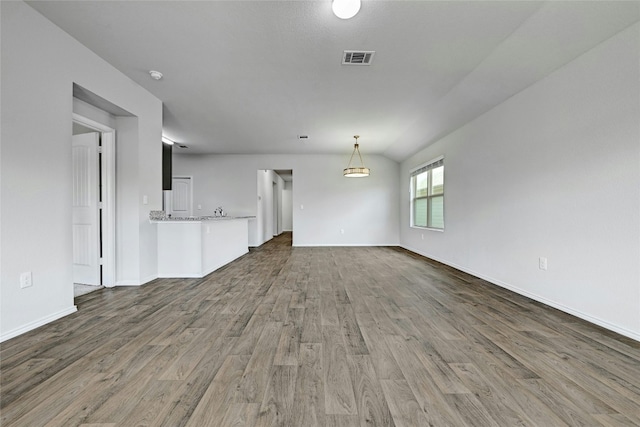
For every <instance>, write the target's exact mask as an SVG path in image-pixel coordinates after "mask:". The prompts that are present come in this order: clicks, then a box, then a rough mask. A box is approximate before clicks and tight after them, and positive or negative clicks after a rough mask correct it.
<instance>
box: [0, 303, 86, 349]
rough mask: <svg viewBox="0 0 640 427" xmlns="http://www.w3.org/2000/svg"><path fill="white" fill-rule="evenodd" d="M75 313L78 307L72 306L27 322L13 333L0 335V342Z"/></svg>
mask: <svg viewBox="0 0 640 427" xmlns="http://www.w3.org/2000/svg"><path fill="white" fill-rule="evenodd" d="M76 311H78V307H76V306H75V305H74V306H71V307H69V308H67V309H65V310H62V311H59V312H57V313H53V314H50V315H49V316H45V317H42V318H40V319H38V320H35V321H33V322H29V323H27V324H26V325H23V326H21V327H19V328H17V329H14V330H13V331H9V332H6V333H4V334H2V335H0V342H4V341H6V340H9V339H11V338H14V337H17V336H18V335H22V334H24V333H26V332H29V331H32V330H34V329H36V328H39V327H40V326H44V325H46V324H47V323H51V322H53V321H54V320H58V319H60V318H62V317H64V316H68V315H69V314H72V313H75V312H76Z"/></svg>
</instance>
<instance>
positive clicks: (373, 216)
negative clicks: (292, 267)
mask: <svg viewBox="0 0 640 427" xmlns="http://www.w3.org/2000/svg"><path fill="white" fill-rule="evenodd" d="M349 155H350V153H348V152H345V154H344V155H207V156H192V155H179V154H174V156H173V173H174V174H175V175H180V174H185V175H193V177H194V183H193V185H194V189H193V198H194V206H197V205H198V204H201V205H202V211H201V213H198V215H200V214H202V215H207V214H211V213H212V212H213V209H215V208H216V207H217V206H219V205H222V206H223V207H225V210H226V211H227V212H228V213H229V215H234V216H243V215H256V214H257V206H258V204H257V194H258V188H257V187H258V185H257V180H256V171H258V170H260V169H262V170H264V169H292V170H293V176H294V177H295V185H294V186H293V195H292V204H293V228H294V229H293V244H294V245H295V246H321V245H397V244H398V243H399V238H398V223H399V203H400V198H399V195H398V192H397V189H398V187H399V185H400V183H399V180H398V177H399V165H398V163H396V162H394V161H393V160H389V159H387V158H385V157H382V156H377V155H367V153H363V156H364V161H365V164H366V165H367V166H368V167H369V168H371V176H370V177H368V178H362V179H353V178H344V177H343V176H342V170H343V169H344V167H345V166H346V164H347V163H348V162H349ZM301 205H302V206H304V209H300V206H301ZM341 229H344V231H345V232H344V234H341V233H340V230H341Z"/></svg>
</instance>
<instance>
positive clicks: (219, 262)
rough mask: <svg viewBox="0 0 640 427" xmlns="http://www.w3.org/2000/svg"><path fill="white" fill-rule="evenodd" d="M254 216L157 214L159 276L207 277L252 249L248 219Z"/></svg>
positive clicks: (153, 221)
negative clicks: (250, 246) (179, 215)
mask: <svg viewBox="0 0 640 427" xmlns="http://www.w3.org/2000/svg"><path fill="white" fill-rule="evenodd" d="M250 218H254V217H212V216H200V217H175V218H168V217H161V216H160V215H158V216H157V217H154V216H153V214H152V215H150V217H149V220H150V222H152V223H155V224H157V233H158V277H163V278H168V277H171V278H173V277H175V278H186V277H204V276H206V275H207V274H209V273H211V272H213V271H215V270H217V269H219V268H220V267H223V266H224V265H226V264H228V263H230V262H231V261H233V260H235V259H237V258H239V257H241V256H242V255H244V254H246V253H247V252H249V230H248V228H249V227H248V220H249V219H250Z"/></svg>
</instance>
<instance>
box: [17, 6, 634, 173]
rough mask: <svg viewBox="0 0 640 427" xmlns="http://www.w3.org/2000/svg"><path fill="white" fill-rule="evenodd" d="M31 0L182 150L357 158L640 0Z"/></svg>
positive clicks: (438, 131)
mask: <svg viewBox="0 0 640 427" xmlns="http://www.w3.org/2000/svg"><path fill="white" fill-rule="evenodd" d="M28 3H29V4H30V5H31V6H32V7H33V8H35V9H36V10H38V11H39V12H40V13H42V14H43V15H44V16H46V17H47V18H48V19H50V20H51V21H53V22H54V23H55V24H56V25H58V26H59V27H61V28H62V29H64V30H65V31H66V32H68V33H69V34H70V35H72V36H73V37H74V38H76V39H77V40H79V41H80V42H81V43H83V44H84V45H85V46H87V47H88V48H89V49H91V50H93V51H94V52H95V53H97V54H98V55H99V56H101V57H102V58H104V59H105V60H106V61H108V62H109V63H111V64H112V65H113V66H114V67H116V68H117V69H119V70H120V71H122V72H123V73H124V74H126V75H127V76H129V77H130V78H131V79H133V80H134V81H136V82H137V83H139V84H140V85H141V86H143V87H145V88H146V89H147V90H149V91H150V92H151V93H153V94H154V95H155V96H157V97H158V98H159V99H161V100H162V101H163V103H164V133H165V135H166V136H168V137H169V138H171V139H174V140H175V141H178V142H180V143H183V144H186V145H188V146H189V147H190V148H189V149H188V150H185V152H189V153H229V154H241V153H246V154H249V153H251V154H261V153H264V154H267V153H274V154H280V153H290V154H294V153H305V154H311V153H314V154H315V153H345V154H346V155H348V154H349V153H350V152H351V149H352V147H353V137H352V136H353V135H355V134H358V135H360V136H361V138H360V140H359V142H360V143H361V150H362V152H363V155H365V156H366V154H369V153H379V154H383V155H385V156H387V157H389V158H391V159H394V160H396V161H401V160H404V159H406V158H407V157H408V156H410V155H412V154H414V153H415V152H416V151H418V150H420V149H421V148H423V147H425V146H427V145H428V144H430V143H432V142H434V141H435V140H437V139H438V138H440V137H442V136H444V135H446V134H448V133H450V132H452V131H453V130H455V129H457V128H458V127H460V126H461V125H463V124H465V123H467V122H468V121H470V120H472V119H473V118H475V117H477V116H478V115H480V114H482V113H484V112H486V111H488V110H489V109H491V108H492V107H494V106H495V105H497V104H499V103H500V102H502V101H504V100H505V99H507V98H509V97H511V96H512V95H514V94H516V93H517V92H519V91H521V90H523V89H525V88H526V87H527V86H529V85H531V84H533V83H535V82H536V81H538V80H540V79H542V78H544V77H545V76H546V75H548V74H549V73H551V72H553V71H554V70H556V69H558V68H559V67H561V66H562V65H564V64H566V63H567V62H569V61H571V60H573V59H574V58H576V57H577V56H579V55H580V54H582V53H584V52H586V51H587V50H589V49H591V48H592V47H594V46H595V45H597V44H599V43H601V42H602V41H604V40H606V39H607V38H609V37H611V36H612V35H614V34H616V33H617V32H619V31H621V30H623V29H624V28H626V27H628V26H629V25H631V24H633V23H634V22H637V21H638V20H639V19H640V2H637V1H631V2H612V1H589V2H578V1H566V2H565V1H562V2H544V3H543V2H526V1H442V2H440V1H367V0H363V3H362V8H361V10H360V13H359V14H358V15H356V16H355V17H354V18H352V19H350V20H341V19H338V18H336V17H335V16H334V15H333V14H332V12H331V2H330V1H329V0H325V1H94V0H91V1H30V2H28ZM344 50H374V51H375V52H376V53H375V57H374V58H373V63H372V65H370V66H344V65H341V59H342V52H343V51H344ZM149 70H158V71H161V72H162V73H163V74H164V78H163V79H162V80H160V81H155V80H152V79H151V78H150V77H149V74H148V71H149ZM298 135H309V139H308V141H306V142H304V143H303V142H301V141H299V140H298V139H297V136H298Z"/></svg>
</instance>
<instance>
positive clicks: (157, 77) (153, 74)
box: [149, 70, 162, 80]
mask: <svg viewBox="0 0 640 427" xmlns="http://www.w3.org/2000/svg"><path fill="white" fill-rule="evenodd" d="M149 75H150V76H151V78H152V79H153V80H160V79H161V78H162V73H161V72H160V71H154V70H151V71H149Z"/></svg>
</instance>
